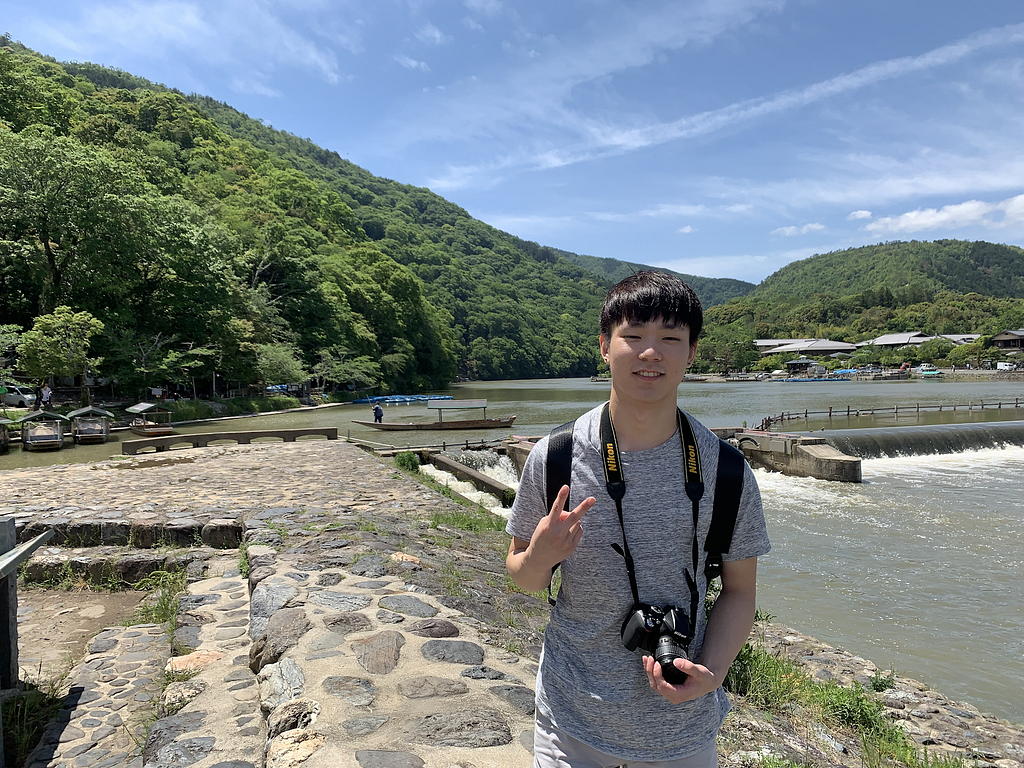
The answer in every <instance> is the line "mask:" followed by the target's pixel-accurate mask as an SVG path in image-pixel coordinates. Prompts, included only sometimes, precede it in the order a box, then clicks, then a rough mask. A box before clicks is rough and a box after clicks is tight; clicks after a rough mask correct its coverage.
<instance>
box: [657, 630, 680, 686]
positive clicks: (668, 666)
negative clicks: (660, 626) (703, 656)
mask: <svg viewBox="0 0 1024 768" xmlns="http://www.w3.org/2000/svg"><path fill="white" fill-rule="evenodd" d="M685 658H686V650H685V649H684V648H683V647H682V646H680V645H679V644H678V643H677V642H676V640H675V638H674V637H673V636H672V635H662V636H661V637H659V638H658V644H657V645H656V646H655V647H654V660H655V661H657V662H658V663H659V664H660V665H661V674H662V676H663V677H664V678H665V682H667V683H670V684H672V685H682V684H683V682H684V681H685V680H686V673H685V672H683V671H682V670H681V669H679V668H678V667H676V665H675V664H674V663H673V662H674V661H675V660H676V659H685Z"/></svg>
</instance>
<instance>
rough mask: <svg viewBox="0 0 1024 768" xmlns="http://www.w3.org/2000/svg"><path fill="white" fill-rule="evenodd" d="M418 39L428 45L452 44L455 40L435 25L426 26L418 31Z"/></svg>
mask: <svg viewBox="0 0 1024 768" xmlns="http://www.w3.org/2000/svg"><path fill="white" fill-rule="evenodd" d="M416 39H417V40H419V41H420V42H421V43H427V44H428V45H444V44H445V43H450V42H451V41H452V40H454V39H455V38H454V37H452V36H451V35H446V34H445V33H444V32H442V31H441V30H440V29H438V28H437V27H435V26H434V25H433V24H426V25H424V26H422V27H420V28H419V29H417V30H416Z"/></svg>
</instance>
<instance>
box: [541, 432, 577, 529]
mask: <svg viewBox="0 0 1024 768" xmlns="http://www.w3.org/2000/svg"><path fill="white" fill-rule="evenodd" d="M575 424H576V420H575V419H573V420H572V421H569V422H566V423H565V424H563V425H562V426H560V427H555V428H554V429H553V430H551V434H550V435H548V457H547V464H546V465H545V466H546V467H547V487H546V489H547V500H548V506H547V511H548V512H550V511H551V506H552V505H553V504H554V503H555V497H556V496H558V492H559V491H560V490H561V489H562V486H563V485H569V480H570V478H571V477H572V428H573V426H575ZM565 508H566V509H569V500H568V499H566V500H565Z"/></svg>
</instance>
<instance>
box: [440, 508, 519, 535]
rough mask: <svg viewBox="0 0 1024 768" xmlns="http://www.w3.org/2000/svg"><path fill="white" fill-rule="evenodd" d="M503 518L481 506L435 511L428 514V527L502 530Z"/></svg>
mask: <svg viewBox="0 0 1024 768" xmlns="http://www.w3.org/2000/svg"><path fill="white" fill-rule="evenodd" d="M505 522H506V521H505V519H504V518H502V517H499V516H498V515H496V514H494V513H493V512H489V511H488V510H486V509H484V508H483V507H481V506H477V507H475V508H469V509H466V511H465V512H463V511H455V512H435V513H434V514H433V515H431V516H430V527H431V528H438V527H440V526H442V525H444V526H447V527H449V528H457V529H458V530H460V531H473V532H474V533H480V532H481V531H504V530H505Z"/></svg>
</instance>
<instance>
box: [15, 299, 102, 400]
mask: <svg viewBox="0 0 1024 768" xmlns="http://www.w3.org/2000/svg"><path fill="white" fill-rule="evenodd" d="M102 330H103V323H102V322H100V321H99V320H97V319H96V318H95V317H93V316H92V315H90V314H89V313H88V312H75V311H74V310H72V309H71V307H63V306H62V307H57V308H56V309H55V310H54V311H53V313H52V314H49V315H41V316H39V317H37V318H36V321H35V324H34V325H33V326H32V330H30V331H25V333H24V334H23V335H22V337H21V343H20V344H19V345H18V357H19V360H20V363H21V365H22V366H23V367H24V368H25V370H26V371H28V372H29V374H31V375H32V376H36V377H39V378H46V377H48V376H76V375H78V374H81V376H82V404H83V405H88V404H89V387H88V385H87V383H86V382H87V381H88V377H89V371H90V370H92V369H95V368H96V366H98V365H99V364H100V363H101V362H102V358H90V357H89V342H90V340H91V339H92V337H93V336H95V335H96V334H98V333H100V332H101V331H102Z"/></svg>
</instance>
